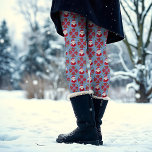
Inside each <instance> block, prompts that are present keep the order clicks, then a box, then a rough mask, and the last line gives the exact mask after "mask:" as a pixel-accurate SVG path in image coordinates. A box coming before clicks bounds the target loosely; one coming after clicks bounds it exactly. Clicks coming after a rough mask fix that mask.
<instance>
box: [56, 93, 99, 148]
mask: <svg viewBox="0 0 152 152" xmlns="http://www.w3.org/2000/svg"><path fill="white" fill-rule="evenodd" d="M70 101H71V104H72V108H73V111H74V114H75V117H76V120H77V128H76V129H74V130H73V131H72V132H70V133H68V134H60V135H59V136H58V138H57V139H56V141H57V142H58V143H80V144H92V145H99V139H98V132H97V129H96V122H95V113H94V105H93V99H92V94H89V93H85V94H79V95H76V96H71V97H70Z"/></svg>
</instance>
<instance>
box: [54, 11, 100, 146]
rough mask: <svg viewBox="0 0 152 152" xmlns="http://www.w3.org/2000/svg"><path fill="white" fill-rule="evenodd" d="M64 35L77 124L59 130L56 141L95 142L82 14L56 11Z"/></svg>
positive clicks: (93, 114) (71, 95) (95, 143)
mask: <svg viewBox="0 0 152 152" xmlns="http://www.w3.org/2000/svg"><path fill="white" fill-rule="evenodd" d="M60 15H61V23H62V27H63V31H64V36H65V45H66V46H65V48H66V68H67V69H66V74H67V80H68V84H69V89H70V92H71V94H70V95H69V96H68V97H69V99H70V101H71V104H72V108H73V111H74V114H75V116H76V119H77V121H76V122H77V126H78V127H77V128H76V129H74V130H73V131H72V132H70V133H68V134H60V135H59V136H58V138H57V139H56V141H57V142H58V143H84V144H94V145H99V139H98V133H97V129H96V122H95V112H94V105H93V100H92V95H91V94H92V93H93V91H91V90H89V80H88V79H89V74H88V69H87V65H86V57H87V53H86V50H87V45H86V18H85V17H83V16H81V15H80V14H76V13H73V12H67V11H64V12H63V13H62V12H61V13H60Z"/></svg>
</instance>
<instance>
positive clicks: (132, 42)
mask: <svg viewBox="0 0 152 152" xmlns="http://www.w3.org/2000/svg"><path fill="white" fill-rule="evenodd" d="M120 4H121V7H122V10H123V13H124V16H123V17H124V21H125V24H126V26H125V28H126V29H125V30H126V31H125V35H126V37H125V39H124V40H123V43H124V44H125V46H126V48H127V51H128V54H129V58H130V61H131V63H132V67H133V68H132V69H129V68H128V67H127V65H126V63H125V61H124V58H123V57H122V52H123V51H122V48H121V47H120V45H118V43H116V45H117V46H118V47H119V49H120V53H119V56H120V61H121V64H122V66H123V68H124V71H118V72H114V77H121V78H123V77H124V78H126V77H128V78H131V79H132V80H133V82H132V83H130V84H128V85H127V88H133V89H134V90H135V99H136V102H138V103H146V102H150V99H152V50H150V42H151V33H152V1H147V0H122V1H120ZM129 28H130V31H131V33H129V32H128V29H129Z"/></svg>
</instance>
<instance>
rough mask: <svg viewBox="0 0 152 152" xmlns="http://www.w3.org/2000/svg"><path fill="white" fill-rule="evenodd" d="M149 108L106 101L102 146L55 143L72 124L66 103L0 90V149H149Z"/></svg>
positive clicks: (151, 123)
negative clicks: (29, 97)
mask: <svg viewBox="0 0 152 152" xmlns="http://www.w3.org/2000/svg"><path fill="white" fill-rule="evenodd" d="M151 111H152V104H150V103H148V104H136V103H118V102H115V101H112V100H109V103H108V105H107V110H106V112H105V115H104V118H103V125H102V132H103V141H104V145H103V146H93V145H81V144H59V143H56V142H55V139H56V137H57V136H58V134H60V133H68V132H69V131H72V129H74V128H75V127H76V122H75V120H76V119H75V117H74V114H73V111H72V107H71V104H70V102H68V101H64V100H60V101H52V100H37V99H31V100H27V99H25V98H24V92H21V91H0V120H1V123H0V152H50V151H53V152H60V151H61V152H80V151H83V152H101V151H103V152H151V150H152V145H151V143H152V117H151ZM37 144H39V145H40V146H37ZM44 145H45V146H44Z"/></svg>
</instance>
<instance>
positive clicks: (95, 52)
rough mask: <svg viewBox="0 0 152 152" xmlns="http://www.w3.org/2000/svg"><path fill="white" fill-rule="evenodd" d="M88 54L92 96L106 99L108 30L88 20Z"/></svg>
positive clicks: (107, 85)
mask: <svg viewBox="0 0 152 152" xmlns="http://www.w3.org/2000/svg"><path fill="white" fill-rule="evenodd" d="M87 28H88V37H87V38H88V50H87V53H88V56H89V61H90V86H91V90H93V91H94V94H93V97H94V98H98V99H102V98H104V99H108V96H107V94H108V89H109V82H110V68H109V65H108V57H107V52H106V41H107V36H108V30H107V29H105V28H102V27H99V26H97V25H96V24H94V23H93V22H91V21H89V20H88V25H87Z"/></svg>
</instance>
